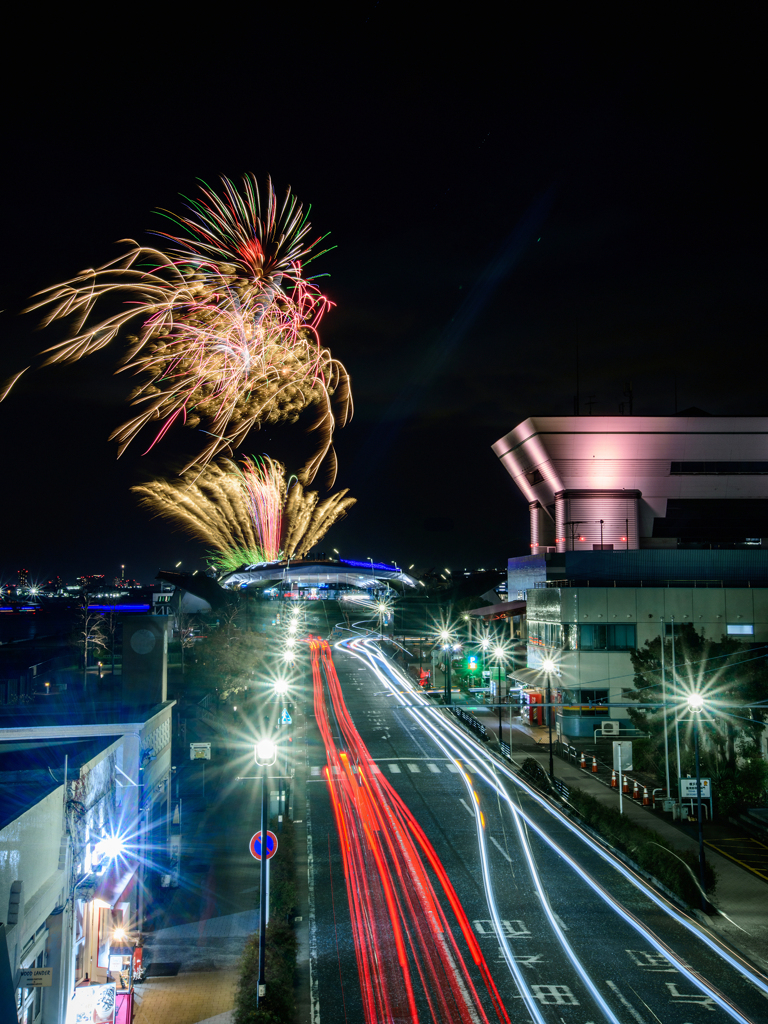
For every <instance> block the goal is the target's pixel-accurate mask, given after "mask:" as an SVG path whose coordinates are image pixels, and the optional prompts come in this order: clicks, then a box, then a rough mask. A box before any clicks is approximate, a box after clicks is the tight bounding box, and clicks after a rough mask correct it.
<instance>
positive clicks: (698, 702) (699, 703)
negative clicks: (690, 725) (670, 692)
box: [688, 693, 704, 711]
mask: <svg viewBox="0 0 768 1024" xmlns="http://www.w3.org/2000/svg"><path fill="white" fill-rule="evenodd" d="M688 707H689V708H690V709H691V711H702V710H703V708H704V698H703V697H702V696H701V694H700V693H692V694H691V695H690V696H689V697H688Z"/></svg>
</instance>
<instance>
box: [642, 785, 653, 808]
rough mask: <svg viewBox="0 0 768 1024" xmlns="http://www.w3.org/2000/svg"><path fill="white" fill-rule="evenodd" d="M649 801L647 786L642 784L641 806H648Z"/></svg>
mask: <svg viewBox="0 0 768 1024" xmlns="http://www.w3.org/2000/svg"><path fill="white" fill-rule="evenodd" d="M650 803H651V801H650V800H649V799H648V787H647V786H643V807H649V806H650Z"/></svg>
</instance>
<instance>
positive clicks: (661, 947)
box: [336, 640, 768, 1024]
mask: <svg viewBox="0 0 768 1024" xmlns="http://www.w3.org/2000/svg"><path fill="white" fill-rule="evenodd" d="M336 646H342V647H345V648H346V647H348V646H349V647H351V648H352V650H353V653H355V654H356V655H357V656H358V657H360V658H361V659H362V660H365V661H367V662H368V664H369V666H370V668H371V669H372V671H373V672H374V673H375V674H376V676H377V677H378V678H379V679H380V681H381V682H382V683H383V684H384V685H389V686H390V689H391V692H392V693H393V695H394V696H395V697H396V698H397V699H398V700H399V701H400V703H401V705H403V707H404V709H405V710H408V712H409V714H410V715H411V717H412V718H413V719H414V721H415V722H418V724H419V725H420V726H421V728H422V729H424V730H425V731H427V732H428V734H429V736H430V737H431V738H432V739H433V741H435V742H436V743H437V744H438V746H440V747H441V749H443V750H444V752H446V753H448V751H447V749H446V747H445V746H444V744H443V742H441V741H440V739H438V737H437V735H436V732H435V729H434V725H435V724H437V723H439V724H440V726H441V727H442V730H443V733H444V734H448V735H450V736H451V738H452V739H453V741H454V742H453V743H451V742H450V741H449V740H448V738H447V736H446V735H444V736H443V739H444V741H445V743H447V744H449V745H450V746H451V747H453V749H455V750H456V751H457V753H458V754H459V756H460V757H461V758H462V759H466V756H470V757H472V758H473V759H475V760H480V761H483V760H484V761H485V762H486V763H487V764H488V765H490V766H492V768H493V769H498V770H499V771H501V772H502V773H503V774H504V775H505V777H506V778H508V779H509V780H510V781H512V782H513V783H515V785H516V786H518V787H519V788H520V789H522V790H523V791H524V792H525V793H527V794H528V795H529V796H530V797H531V798H532V799H533V800H535V801H536V803H538V804H539V805H540V806H541V807H542V808H543V809H544V810H546V811H547V812H548V813H549V814H550V815H552V816H553V817H555V818H556V819H557V821H558V822H559V823H560V824H562V825H565V826H566V827H567V828H568V829H569V830H570V831H571V832H572V833H573V834H574V835H575V836H577V837H578V838H579V839H581V841H582V842H584V843H585V844H586V845H587V846H589V847H590V849H592V850H593V851H594V852H596V853H598V854H599V855H600V857H601V858H602V859H603V860H605V861H606V862H607V863H609V864H610V865H611V866H612V867H613V868H615V869H616V870H617V871H618V872H619V873H620V874H621V875H623V877H624V878H625V879H626V880H627V881H629V882H630V883H631V884H632V885H634V886H635V887H636V888H637V889H639V890H640V891H641V892H642V893H643V894H644V895H646V896H648V897H649V898H650V899H651V900H652V901H653V902H654V903H656V905H657V906H658V907H660V908H661V909H662V910H664V911H665V913H667V914H668V915H669V916H670V917H671V918H673V919H674V920H675V921H676V922H677V923H679V924H682V925H683V926H684V927H685V928H686V929H687V930H688V931H689V932H690V933H691V934H692V935H694V936H695V937H696V938H698V939H699V940H700V941H702V942H703V943H704V944H705V945H706V946H708V948H709V949H710V950H711V951H712V952H714V953H716V954H717V955H718V956H719V957H720V958H721V959H723V960H724V961H725V962H726V963H728V964H729V966H731V967H733V968H734V969H735V970H737V971H738V972H739V973H740V974H742V975H744V976H746V977H747V978H748V979H749V980H750V981H752V982H753V984H755V986H756V987H757V988H759V989H760V991H762V992H763V993H765V994H766V995H768V981H767V980H766V979H765V978H764V977H763V976H762V975H760V974H759V973H757V972H756V971H754V970H752V969H750V967H749V965H747V964H746V963H745V962H743V961H739V960H737V959H736V958H735V957H734V956H732V955H731V954H730V953H728V951H727V950H725V949H723V948H722V947H721V946H720V945H719V944H718V943H717V942H715V941H714V940H713V939H712V937H711V936H709V935H707V934H706V933H705V932H703V931H701V930H700V929H699V928H698V927H697V926H696V925H695V924H694V922H692V921H691V920H689V919H688V918H686V917H685V916H684V915H683V914H681V913H680V912H679V911H677V910H676V909H675V908H674V907H673V906H672V905H671V904H668V903H667V902H666V901H665V900H664V899H663V897H661V896H659V895H658V894H657V893H655V892H654V891H653V890H652V889H651V888H650V886H647V885H646V884H645V883H644V882H643V881H642V880H641V879H639V878H638V877H637V876H636V875H634V873H633V872H631V871H630V870H629V869H627V868H626V867H625V866H624V865H623V864H622V863H621V861H620V860H618V858H616V857H614V856H613V855H612V854H611V853H610V852H609V851H608V850H606V849H604V848H602V847H601V846H599V845H598V844H597V843H595V842H594V841H593V840H592V839H591V837H589V836H587V835H586V833H584V832H582V830H581V829H580V828H579V827H578V826H577V825H575V824H574V823H573V822H571V821H569V820H568V818H566V817H565V815H562V814H559V813H558V811H557V810H556V809H555V808H554V807H552V806H551V805H550V804H549V803H548V801H547V800H546V799H545V798H544V797H542V796H541V795H540V794H538V793H537V792H536V791H535V790H534V789H532V787H530V786H528V785H527V784H525V783H524V782H523V781H522V779H520V777H519V776H517V775H515V773H514V772H512V771H511V770H510V769H509V768H508V767H507V766H506V765H505V764H503V763H501V762H497V761H496V759H495V758H491V756H490V754H489V753H488V752H487V751H483V750H482V749H479V748H478V747H477V745H476V744H474V743H473V742H472V741H471V740H470V739H469V738H468V737H467V736H466V735H465V734H464V733H463V732H462V731H461V730H460V729H459V728H458V727H457V726H456V725H454V724H453V723H452V722H450V721H448V720H446V719H445V718H444V716H443V715H442V714H441V713H440V710H439V709H438V708H436V707H434V706H433V705H431V704H429V702H428V701H427V698H426V697H424V696H423V695H422V694H420V693H418V692H416V691H411V693H410V694H409V695H410V696H411V699H413V698H415V699H416V701H417V703H418V704H419V705H420V707H422V708H423V709H425V710H427V711H429V712H431V714H430V718H431V722H430V728H428V727H427V724H426V722H425V721H424V715H422V714H420V713H417V712H416V711H415V710H413V709H412V707H410V706H409V705H408V704H406V703H405V701H404V700H403V698H402V696H401V694H402V693H403V691H401V690H399V689H396V688H395V686H394V685H392V684H393V680H392V679H391V678H390V679H389V680H388V679H387V678H386V676H385V675H384V672H382V671H379V669H378V667H377V664H378V665H381V667H382V668H383V669H384V670H385V672H386V674H387V675H388V676H389V677H392V676H394V677H395V678H396V679H397V682H398V683H400V684H401V685H402V684H403V683H404V682H408V683H409V684H410V682H411V681H410V680H408V679H406V678H405V677H404V676H403V674H402V673H401V672H400V671H399V669H398V668H397V666H395V665H392V664H390V663H389V661H388V660H386V659H385V657H384V656H383V655H382V654H381V652H380V651H379V650H378V648H375V646H374V651H375V653H374V651H372V650H371V649H370V647H371V646H373V645H369V644H368V643H366V642H365V641H360V640H354V641H349V640H347V641H340V642H339V643H338V644H337V645H336ZM358 647H362V648H363V650H364V652H365V658H363V656H362V655H361V654H360V653H358V651H357V648H358ZM454 744H455V745H456V746H454ZM462 748H463V749H462ZM465 752H468V753H465ZM448 756H449V757H451V760H454V757H453V756H452V755H450V754H449V755H448ZM476 773H477V774H478V775H480V777H481V778H482V779H483V780H484V781H485V782H486V783H487V784H488V785H489V786H490V787H491V788H492V789H493V790H495V791H496V792H497V793H498V795H499V796H500V797H501V798H503V799H504V801H505V802H506V803H507V805H508V807H509V809H510V811H511V812H512V815H513V817H514V819H515V823H516V826H517V828H518V831H519V829H520V823H519V818H520V819H522V820H523V821H524V822H525V823H526V824H527V825H528V826H529V827H530V828H531V829H533V831H534V832H536V834H537V835H539V836H540V838H541V839H542V840H543V841H544V842H545V843H547V845H548V846H549V847H550V848H551V849H552V850H554V851H555V852H556V853H557V854H558V856H559V857H561V858H562V859H563V860H564V861H565V862H566V863H567V864H568V865H569V867H571V868H572V869H573V870H574V871H575V872H576V873H577V874H578V875H579V877H580V878H582V880H583V881H584V882H586V884H587V885H589V887H590V888H591V889H592V890H593V891H594V892H595V893H596V894H597V895H598V896H600V898H601V899H602V900H604V901H605V902H606V903H607V904H608V905H609V906H610V907H611V908H612V909H613V910H614V912H615V913H617V914H618V915H619V916H620V917H621V918H622V919H623V920H624V921H625V922H626V923H627V924H629V925H630V926H631V927H632V928H633V929H635V931H637V932H639V933H640V934H641V935H643V937H644V938H645V939H646V941H647V942H648V943H649V944H650V945H651V946H652V947H653V948H654V949H656V950H657V952H660V953H661V954H662V955H663V956H665V957H667V958H669V959H670V960H672V962H673V963H674V964H675V966H676V967H677V969H678V970H679V971H680V972H681V974H683V976H684V977H686V978H687V979H688V980H689V981H690V982H691V983H692V984H693V985H695V986H696V987H697V988H698V989H700V991H702V992H704V993H705V994H706V995H708V996H709V997H710V998H711V999H713V1000H714V1001H715V1002H716V1003H717V1004H718V1005H719V1006H720V1007H721V1008H722V1009H723V1010H725V1012H726V1013H728V1014H729V1015H730V1016H731V1017H732V1018H733V1019H734V1020H737V1021H739V1022H741V1024H751V1021H750V1019H749V1018H748V1017H745V1016H744V1015H743V1014H742V1013H741V1011H740V1010H739V1009H738V1008H737V1007H735V1006H734V1005H733V1004H731V1003H730V1002H729V1001H728V1000H727V998H726V997H725V996H723V995H722V994H721V993H720V992H719V991H718V990H717V989H715V988H714V987H713V986H712V985H710V983H709V982H708V981H707V980H706V979H704V978H702V977H701V976H700V975H698V974H697V973H696V972H695V971H693V970H692V969H691V968H690V967H689V966H688V965H687V964H686V963H685V961H684V960H682V959H681V958H680V957H679V956H678V955H677V954H676V953H675V952H674V951H673V950H672V949H670V948H669V947H668V946H667V945H666V944H665V943H664V942H663V941H662V940H661V939H659V938H658V937H657V936H656V935H655V933H654V932H652V931H651V930H650V929H649V928H648V927H647V926H646V925H644V924H643V923H642V921H639V920H638V919H637V918H636V917H635V916H634V915H633V914H631V912H629V911H628V910H626V908H625V907H623V906H622V904H621V903H620V902H619V901H618V900H616V899H614V897H612V896H611V895H610V893H608V892H607V890H605V889H604V888H603V887H602V886H601V885H600V883H599V882H597V881H596V880H595V879H594V878H593V877H592V876H591V875H590V874H589V873H588V872H587V871H585V870H584V869H583V868H582V867H581V866H580V865H579V864H578V863H577V862H576V861H575V860H574V859H573V858H572V857H571V856H570V855H569V854H568V853H566V851H565V850H563V849H562V847H560V846H559V845H558V844H557V843H555V842H554V841H553V840H552V839H550V837H549V836H548V835H547V834H546V832H545V831H544V830H543V829H542V828H541V827H540V826H539V825H537V824H536V823H535V822H534V821H533V819H532V818H530V816H529V815H527V814H526V813H525V812H524V811H523V810H522V808H516V807H515V805H514V804H513V802H512V800H511V797H510V796H509V794H508V793H507V791H506V789H504V788H502V787H501V786H500V784H499V783H498V782H497V781H496V779H495V777H494V775H493V774H486V771H484V770H483V769H482V768H480V769H477V772H476ZM462 775H463V773H462ZM465 781H466V780H465ZM478 827H479V825H478ZM480 838H481V837H480V836H479V839H480ZM524 848H525V849H527V844H526V845H525V846H524ZM481 850H482V851H484V844H482V843H481ZM529 867H530V863H529ZM534 870H535V868H534ZM543 905H544V907H545V910H546V909H548V903H546V901H545V902H544V903H543ZM489 909H491V899H489ZM550 913H551V910H550ZM553 926H554V927H556V922H555V924H554V925H553ZM494 927H496V923H495V922H494ZM556 934H557V935H558V938H559V939H560V940H561V944H562V943H563V942H565V943H566V945H567V940H565V937H564V936H562V932H561V931H560V930H559V928H557V927H556ZM564 948H565V946H564ZM574 956H575V954H574ZM505 958H506V953H505ZM590 987H592V983H591V981H590ZM600 999H601V1000H602V997H600ZM609 1013H610V1010H609ZM609 1019H612V1020H613V1019H614V1018H613V1017H611V1018H609Z"/></svg>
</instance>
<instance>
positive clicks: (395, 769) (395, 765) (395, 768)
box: [389, 764, 400, 775]
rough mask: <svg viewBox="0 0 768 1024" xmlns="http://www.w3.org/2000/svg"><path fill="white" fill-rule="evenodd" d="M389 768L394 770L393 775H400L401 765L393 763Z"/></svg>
mask: <svg viewBox="0 0 768 1024" xmlns="http://www.w3.org/2000/svg"><path fill="white" fill-rule="evenodd" d="M389 770H390V771H391V772H392V774H393V775H399V774H400V765H397V764H391V765H389Z"/></svg>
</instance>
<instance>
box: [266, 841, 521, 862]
mask: <svg viewBox="0 0 768 1024" xmlns="http://www.w3.org/2000/svg"><path fill="white" fill-rule="evenodd" d="M491 842H492V843H493V845H494V846H495V847H496V849H497V850H498V851H499V853H500V854H501V856H502V857H505V858H506V859H507V860H508V861H509V863H510V864H511V863H512V858H511V857H510V856H509V854H508V853H507V851H506V850H505V849H504V847H503V846H502V845H501V843H500V842H499V841H498V839H494V837H493V836H491ZM267 852H269V851H267Z"/></svg>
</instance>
